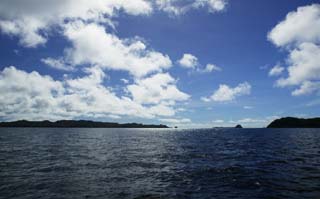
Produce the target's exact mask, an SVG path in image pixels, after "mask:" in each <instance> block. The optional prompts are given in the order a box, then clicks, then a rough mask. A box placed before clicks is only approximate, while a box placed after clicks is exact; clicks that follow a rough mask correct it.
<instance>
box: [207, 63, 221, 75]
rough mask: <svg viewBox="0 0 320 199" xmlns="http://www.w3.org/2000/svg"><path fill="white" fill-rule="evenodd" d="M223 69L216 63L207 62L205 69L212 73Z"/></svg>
mask: <svg viewBox="0 0 320 199" xmlns="http://www.w3.org/2000/svg"><path fill="white" fill-rule="evenodd" d="M221 70H222V69H221V68H220V67H218V66H216V65H214V64H207V65H206V68H205V69H204V70H203V71H204V72H207V73H210V72H214V71H221Z"/></svg>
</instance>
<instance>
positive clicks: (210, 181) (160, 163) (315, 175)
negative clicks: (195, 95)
mask: <svg viewBox="0 0 320 199" xmlns="http://www.w3.org/2000/svg"><path fill="white" fill-rule="evenodd" d="M0 198H1V199H10V198H14V199H36V198H41V199H48V198H52V199H60V198H70V199H71V198H72V199H73V198H74V199H81V198H102V199H113V198H120V199H123V198H124V199H126V198H128V199H148V198H149V199H157V198H164V199H171V198H172V199H176V198H177V199H180V198H183V199H184V198H199V199H200V198H201V199H202V198H204V199H206V198H208V199H209V198H210V199H211V198H216V199H220V198H221V199H224V198H233V199H234V198H235V199H237V198H243V199H250V198H266V199H272V198H274V199H276V198H277V199H278V198H290V199H294V198H297V199H306V198H315V199H318V198H320V129H206V130H205V129H203V130H173V129H169V130H167V129H54V128H51V129H46V128H0Z"/></svg>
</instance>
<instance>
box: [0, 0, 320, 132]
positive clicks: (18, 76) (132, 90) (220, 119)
mask: <svg viewBox="0 0 320 199" xmlns="http://www.w3.org/2000/svg"><path fill="white" fill-rule="evenodd" d="M28 3H29V4H28V5H29V6H26V5H25V1H22V0H13V1H9V0H4V1H2V2H1V3H0V31H1V33H0V43H1V48H0V49H1V53H0V56H1V59H0V67H1V68H0V70H1V71H0V92H1V95H2V97H0V110H1V111H0V120H2V121H11V120H17V119H29V120H42V119H50V120H58V119H90V120H101V121H116V122H143V123H164V124H168V125H170V126H173V125H177V126H180V127H191V128H192V127H211V126H234V125H235V124H237V123H241V124H243V125H244V126H247V127H262V126H265V125H267V124H268V123H269V122H270V121H272V120H273V119H275V118H278V117H283V116H297V117H315V116H319V110H320V109H319V106H320V99H319V93H320V64H319V63H320V46H319V44H320V4H319V2H318V1H307V0H305V1H301V0H280V1H279V0H268V1H256V0H245V1H234V0H229V1H228V0H190V1H182V0H149V1H147V0H135V1H132V0H123V1H116V0H94V1H90V2H88V1H85V0H81V1H75V0H67V1H53V0H47V1H40V0H29V2H28ZM9 10H10V12H9Z"/></svg>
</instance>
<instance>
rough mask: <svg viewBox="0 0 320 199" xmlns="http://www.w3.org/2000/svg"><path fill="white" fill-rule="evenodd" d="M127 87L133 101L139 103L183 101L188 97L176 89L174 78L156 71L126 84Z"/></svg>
mask: <svg viewBox="0 0 320 199" xmlns="http://www.w3.org/2000/svg"><path fill="white" fill-rule="evenodd" d="M127 89H128V91H129V92H130V93H131V95H132V97H133V99H134V101H136V102H138V103H141V104H159V103H161V102H164V101H167V102H175V101H185V100H187V99H189V97H190V96H189V95H188V94H186V93H183V92H181V91H179V90H178V89H177V87H176V86H175V79H174V78H173V77H171V76H170V75H169V74H168V73H158V74H155V75H153V76H151V77H148V78H145V79H139V80H137V82H136V83H135V84H132V85H128V87H127Z"/></svg>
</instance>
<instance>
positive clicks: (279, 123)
mask: <svg viewBox="0 0 320 199" xmlns="http://www.w3.org/2000/svg"><path fill="white" fill-rule="evenodd" d="M0 127H36V128H170V127H168V126H167V125H163V124H141V123H124V124H120V123H115V122H95V121H89V120H59V121H56V122H51V121H48V120H44V121H28V120H19V121H13V122H0ZM175 128H177V127H175ZM235 128H242V126H241V125H240V124H239V125H237V126H236V127H235ZM267 128H320V118H310V119H303V118H294V117H285V118H281V119H276V120H274V121H273V122H271V123H270V124H269V125H268V126H267Z"/></svg>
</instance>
